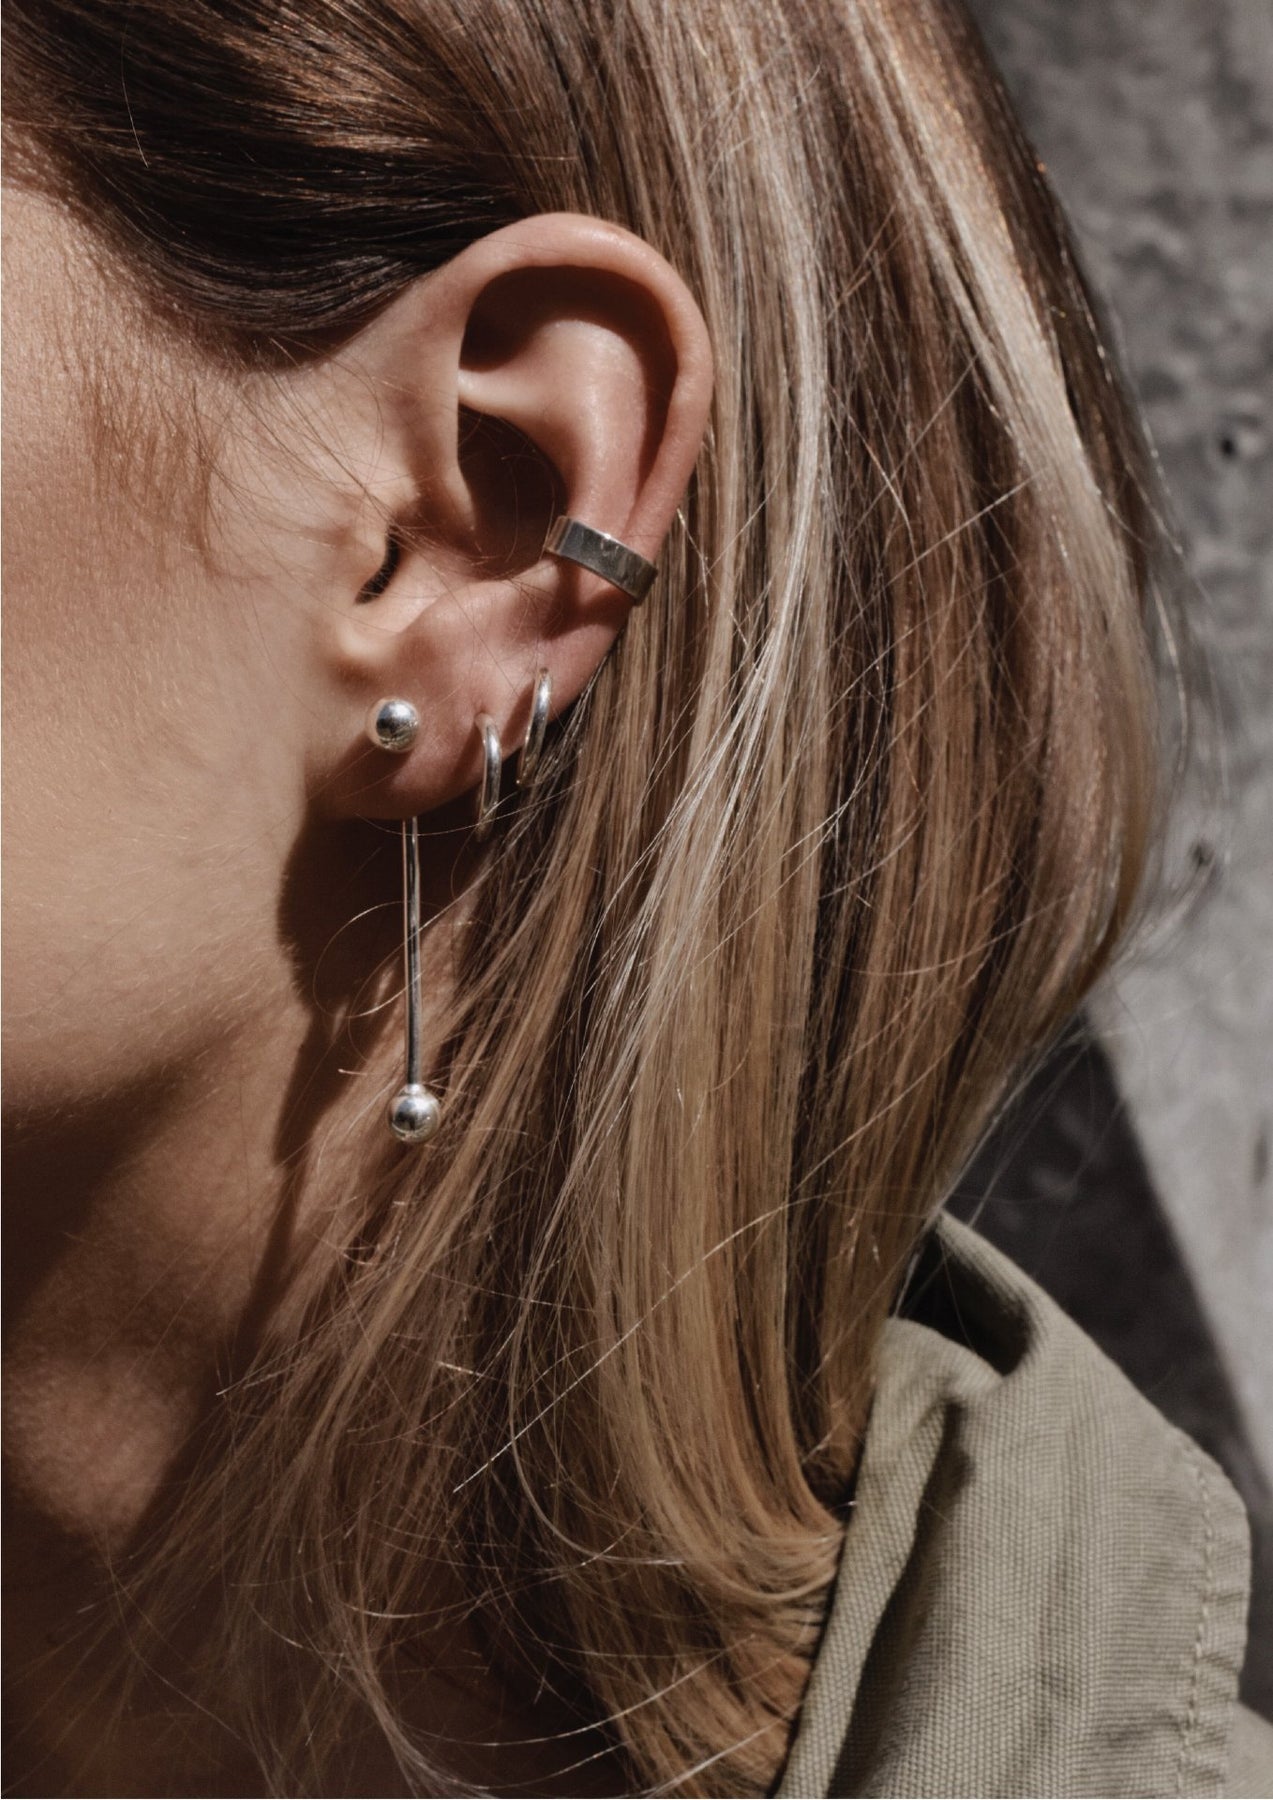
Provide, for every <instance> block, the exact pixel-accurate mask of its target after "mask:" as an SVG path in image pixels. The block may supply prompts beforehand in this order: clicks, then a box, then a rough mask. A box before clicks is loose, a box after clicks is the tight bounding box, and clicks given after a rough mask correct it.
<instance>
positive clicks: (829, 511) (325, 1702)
mask: <svg viewBox="0 0 1273 1800" xmlns="http://www.w3.org/2000/svg"><path fill="white" fill-rule="evenodd" d="M6 69H7V76H6V80H7V84H8V94H7V132H8V136H9V150H8V158H9V160H8V182H9V188H10V192H9V195H8V201H7V207H6V262H7V265H8V266H7V280H8V314H9V316H8V323H9V336H10V342H9V355H8V359H7V369H8V372H7V375H6V389H7V391H6V402H7V408H8V452H9V459H10V461H9V483H8V499H7V505H8V530H7V533H6V543H7V556H8V558H9V573H8V593H9V624H8V630H9V657H8V668H9V676H8V680H9V695H8V705H7V717H8V733H9V748H8V754H7V757H6V768H7V777H6V779H7V782H8V786H9V791H8V796H7V798H8V806H9V826H10V830H9V840H10V849H9V871H8V874H9V899H8V906H9V919H8V957H9V1016H10V1025H9V1031H10V1038H9V1050H10V1060H9V1084H8V1093H7V1098H6V1115H7V1119H8V1121H9V1131H8V1142H9V1157H10V1176H9V1179H10V1190H9V1216H10V1220H11V1226H10V1239H11V1247H10V1251H9V1268H10V1273H11V1276H12V1278H13V1286H14V1290H15V1291H14V1297H13V1299H12V1301H11V1303H10V1309H9V1318H10V1330H11V1343H10V1349H9V1379H8V1394H9V1419H8V1427H7V1429H8V1445H9V1467H10V1485H11V1493H12V1498H11V1506H10V1517H11V1522H12V1529H13V1532H14V1535H15V1540H16V1543H17V1545H18V1548H17V1549H15V1550H13V1551H11V1555H10V1572H11V1578H13V1579H14V1580H15V1583H16V1585H17V1587H18V1589H19V1590H20V1591H19V1593H18V1596H17V1597H16V1598H15V1600H14V1601H13V1602H12V1604H11V1614H10V1617H11V1640H12V1643H11V1656H10V1666H11V1670H12V1677H11V1680H12V1689H13V1699H12V1701H11V1708H10V1716H11V1719H12V1721H13V1725H14V1735H15V1749H14V1752H13V1763H12V1764H11V1773H12V1771H13V1770H15V1769H16V1770H19V1771H20V1773H19V1775H18V1780H17V1782H16V1784H15V1786H16V1789H17V1791H22V1792H26V1793H54V1792H56V1793H94V1794H103V1793H113V1794H143V1793H144V1794H167V1793H200V1794H209V1793H230V1794H245V1793H253V1794H256V1793H283V1794H297V1793H322V1794H352V1793H363V1794H385V1793H424V1794H455V1793H461V1792H505V1793H523V1794H525V1793H536V1794H539V1793H561V1794H593V1793H597V1794H600V1793H611V1794H633V1793H677V1794H685V1795H693V1794H704V1795H708V1794H761V1793H765V1792H770V1791H775V1790H776V1791H781V1792H785V1793H813V1792H817V1793H824V1792H850V1791H852V1792H858V1791H869V1792H974V1791H979V1792H992V1791H993V1792H1058V1793H1059V1792H1092V1791H1101V1792H1109V1793H1124V1792H1147V1791H1155V1792H1156V1791H1166V1789H1165V1787H1160V1786H1159V1785H1156V1784H1158V1783H1160V1782H1167V1781H1169V1780H1171V1781H1174V1782H1175V1783H1176V1784H1177V1785H1176V1789H1175V1791H1179V1792H1189V1793H1194V1792H1198V1793H1201V1792H1219V1791H1221V1790H1222V1784H1223V1783H1224V1781H1225V1779H1226V1775H1225V1770H1226V1768H1227V1767H1228V1766H1229V1763H1230V1757H1231V1751H1232V1747H1233V1743H1234V1741H1235V1736H1236V1740H1237V1741H1238V1755H1239V1757H1240V1758H1241V1757H1246V1756H1247V1755H1248V1738H1249V1737H1250V1733H1251V1732H1252V1731H1253V1730H1254V1727H1253V1726H1250V1725H1249V1723H1245V1722H1244V1723H1242V1724H1241V1725H1240V1727H1239V1726H1236V1725H1235V1718H1236V1715H1235V1713H1234V1710H1233V1706H1232V1694H1233V1685H1234V1679H1235V1676H1236V1669H1237V1664H1238V1662H1239V1660H1240V1656H1241V1641H1242V1619H1243V1609H1244V1604H1245V1585H1244V1584H1245V1579H1246V1576H1245V1565H1244V1560H1243V1559H1244V1555H1245V1549H1244V1540H1243V1521H1242V1519H1241V1515H1240V1509H1239V1508H1238V1506H1237V1502H1236V1501H1235V1499H1234V1498H1233V1496H1232V1494H1231V1492H1230V1491H1229V1490H1228V1488H1227V1486H1226V1485H1225V1484H1224V1482H1223V1479H1222V1477H1220V1475H1219V1474H1218V1471H1216V1470H1215V1469H1214V1468H1213V1467H1212V1466H1211V1465H1210V1464H1207V1463H1206V1462H1205V1461H1204V1459H1202V1458H1200V1457H1199V1456H1198V1455H1197V1454H1196V1453H1194V1452H1192V1450H1191V1449H1190V1448H1189V1447H1187V1446H1185V1445H1184V1444H1183V1441H1182V1440H1179V1439H1177V1438H1175V1437H1174V1436H1173V1435H1172V1434H1171V1433H1169V1431H1168V1429H1167V1427H1166V1426H1165V1425H1164V1424H1163V1423H1162V1422H1161V1421H1160V1420H1158V1418H1157V1416H1156V1415H1154V1414H1152V1413H1151V1412H1150V1411H1149V1409H1148V1408H1145V1407H1144V1406H1143V1404H1142V1403H1141V1402H1139V1401H1138V1400H1137V1399H1136V1398H1135V1396H1134V1395H1132V1393H1131V1392H1130V1390H1129V1389H1126V1388H1125V1387H1124V1386H1123V1385H1122V1384H1121V1383H1120V1382H1119V1381H1118V1378H1117V1377H1116V1376H1115V1375H1114V1374H1113V1372H1112V1371H1111V1370H1110V1369H1109V1368H1108V1365H1105V1364H1104V1363H1103V1362H1101V1361H1100V1359H1099V1358H1098V1357H1097V1355H1096V1353H1095V1351H1093V1350H1092V1349H1091V1348H1090V1346H1087V1345H1085V1344H1084V1343H1083V1342H1082V1341H1081V1340H1078V1339H1077V1338H1076V1337H1075V1336H1073V1335H1072V1334H1070V1333H1069V1331H1068V1328H1067V1327H1066V1325H1065V1323H1064V1321H1063V1320H1061V1319H1060V1318H1059V1316H1057V1315H1055V1314H1054V1313H1053V1312H1052V1311H1051V1310H1050V1309H1049V1308H1048V1307H1047V1305H1046V1303H1045V1302H1043V1301H1042V1299H1041V1297H1040V1296H1039V1295H1038V1294H1037V1293H1036V1292H1035V1290H1033V1289H1031V1288H1030V1287H1029V1286H1028V1284H1027V1283H1025V1282H1024V1281H1023V1280H1022V1278H1020V1277H1018V1276H1016V1275H1015V1273H1014V1272H1013V1271H1011V1270H1010V1268H1009V1267H1008V1266H1007V1265H1004V1264H1001V1263H1000V1262H999V1261H998V1260H997V1259H995V1258H994V1257H993V1256H992V1255H991V1253H990V1252H989V1251H987V1250H986V1249H985V1248H984V1247H983V1246H980V1245H978V1243H977V1241H976V1240H975V1239H973V1238H971V1237H970V1236H969V1235H968V1234H963V1233H959V1232H957V1231H956V1230H955V1228H953V1227H950V1226H947V1225H944V1224H943V1225H941V1226H940V1227H939V1228H938V1232H937V1235H933V1233H932V1231H931V1229H930V1228H931V1227H932V1225H933V1221H934V1218H935V1216H936V1213H937V1209H938V1207H939V1205H940V1202H941V1199H942V1197H943V1195H944V1193H945V1192H946V1191H947V1189H948V1188H949V1185H950V1183H951V1181H952V1180H953V1178H954V1176H955V1175H956V1173H957V1172H958V1170H959V1169H960V1167H961V1165H962V1163H963V1162H964V1161H965V1159H966V1157H967V1155H968V1153H969V1151H970V1150H971V1148H972V1147H973V1145H974V1144H975V1143H976V1141H977V1139H978V1136H979V1134H980V1133H981V1132H982V1131H983V1129H984V1127H985V1125H986V1123H987V1121H988V1120H989V1118H990V1117H991V1115H992V1113H993V1111H994V1109H995V1107H996V1105H997V1103H998V1102H999V1101H1000V1100H1001V1098H1002V1097H1003V1095H1004V1094H1005V1092H1006V1091H1007V1089H1008V1088H1009V1086H1010V1084H1011V1083H1012V1082H1013V1081H1014V1080H1015V1079H1016V1078H1017V1077H1018V1075H1019V1074H1020V1072H1021V1070H1022V1068H1023V1067H1024V1066H1025V1064H1026V1063H1027V1062H1028V1060H1029V1059H1030V1058H1031V1057H1032V1056H1033V1055H1034V1054H1035V1053H1036V1052H1037V1051H1038V1049H1039V1048H1040V1047H1041V1046H1043V1045H1044V1044H1045V1043H1046V1042H1047V1041H1048V1039H1049V1038H1050V1037H1051V1036H1052V1035H1053V1034H1054V1033H1055V1031H1056V1030H1057V1028H1058V1027H1059V1025H1060V1024H1061V1023H1062V1022H1063V1021H1064V1020H1065V1019H1066V1017H1067V1016H1068V1015H1069V1014H1070V1013H1071V1011H1072V1010H1073V1008H1074V1006H1075V1004H1076V1003H1077V1001H1078V1000H1079V999H1080V997H1081V996H1082V995H1083V994H1084V993H1085V991H1086V990H1087V989H1088V987H1089V986H1090V985H1091V983H1092V982H1093V981H1094V980H1095V978H1096V977H1097V975H1098V974H1099V972H1100V971H1101V969H1102V968H1103V967H1104V966H1105V965H1106V963H1107V961H1108V959H1109V957H1110V954H1111V952H1112V950H1113V948H1114V946H1115V945H1116V943H1117V942H1118V941H1119V939H1120V938H1121V937H1122V935H1123V934H1124V932H1125V930H1126V928H1127V926H1128V923H1129V920H1130V918H1131V916H1132V911H1133V906H1134V902H1135V898H1136V895H1137V892H1138V889H1139V887H1140V884H1141V880H1142V874H1143V870H1144V867H1145V864H1146V860H1147V857H1148V854H1149V847H1150V844H1151V841H1152V832H1153V828H1154V818H1155V804H1154V798H1153V796H1154V787H1155V781H1154V774H1153V771H1154V767H1155V761H1156V730H1157V726H1156V722H1155V713H1154V704H1153V686H1152V677H1151V657H1150V636H1151V632H1150V626H1149V623H1148V621H1149V620H1150V619H1151V618H1152V616H1153V614H1152V596H1151V591H1150V581H1149V575H1148V572H1147V571H1148V566H1149V561H1150V557H1149V552H1148V546H1149V544H1150V540H1151V531H1150V525H1149V519H1148V515H1147V510H1146V506H1145V502H1144V500H1143V497H1142V494H1143V486H1142V480H1141V475H1140V472H1139V471H1140V463H1139V459H1138V451H1137V447H1136V438H1135V433H1134V430H1133V428H1132V426H1131V424H1130V423H1129V419H1128V416H1127V413H1126V411H1125V408H1124V403H1123V401H1122V400H1121V398H1120V396H1119V392H1118V389H1117V386H1116V384H1115V382H1114V380H1113V377H1112V375H1111V372H1110V368H1109V365H1108V363H1107V362H1106V360H1105V357H1104V354H1103V352H1102V350H1101V348H1100V345H1099V342H1098V339H1097V336H1096V333H1095V329H1094V327H1093V324H1092V320H1091V315H1090V312H1089V309H1088V306H1087V303H1086V301H1085V298H1084V293H1083V289H1082V287H1081V285H1080V282H1079V280H1078V278H1077V276H1076V275H1075V273H1074V269H1073V265H1072V263H1071V261H1070V258H1069V253H1068V250H1067V247H1066V241H1065V237H1064V233H1063V230H1062V227H1061V225H1060V224H1059V222H1058V220H1057V217H1056V214H1055V212H1054V209H1053V206H1052V204H1051V201H1050V199H1049V197H1048V193H1047V191H1046V188H1045V186H1044V185H1043V183H1042V180H1041V178H1040V176H1039V173H1038V171H1037V169H1036V167H1035V165H1034V163H1033V162H1032V160H1031V158H1030V156H1029V153H1028V151H1027V149H1026V148H1025V146H1024V145H1023V143H1022V141H1021V139H1020V137H1019V136H1018V134H1017V131H1016V129H1015V127H1014V125H1013V124H1012V122H1011V120H1010V118H1009V116H1008V114H1007V112H1006V110H1005V107H1004V103H1003V101H1002V99H1001V97H1000V95H999V91H998V89H997V87H996V85H995V83H994V81H993V79H992V77H991V75H990V74H989V72H988V71H987V69H986V66H985V65H984V63H983V61H982V60H981V56H980V53H979V51H978V48H977V45H976V43H975V42H974V40H973V38H972V36H971V34H970V31H969V28H968V27H967V25H966V23H965V22H964V20H963V18H962V16H961V15H960V14H959V13H958V12H956V11H955V10H954V9H953V8H952V7H951V6H950V5H947V4H945V3H938V0H869V3H868V4H863V5H859V6H855V7H852V8H849V7H845V6H843V5H841V4H839V3H838V0H836V3H834V4H833V3H831V0H801V3H800V4H799V5H790V4H786V5H781V6H779V5H777V4H774V3H773V0H678V4H677V5H675V6H671V5H668V4H667V3H666V0H620V3H619V4H618V5H617V6H616V7H615V8H613V9H607V10H605V11H604V12H602V11H601V10H599V9H598V8H596V7H595V6H594V5H591V4H587V3H586V0H532V3H529V4H519V5H517V6H515V7H510V6H507V5H505V4H502V3H501V0H464V4H463V5H459V4H457V3H456V0H341V3H340V4H337V3H336V0H302V3H301V4H297V5H282V4H279V3H278V0H235V4H233V5H214V4H211V3H210V0H138V3H136V4H132V5H130V6H129V7H127V8H120V7H118V6H112V5H109V4H106V3H105V0H40V3H39V4H35V3H34V0H32V3H31V4H15V5H14V6H13V7H12V8H11V9H10V23H9V43H8V54H7V57H6ZM563 520H564V521H566V523H564V524H563V523H561V521H563ZM570 521H574V522H575V523H574V525H571V524H570ZM616 545H617V546H618V548H616ZM655 571H657V577H656V578H654V577H655ZM652 579H653V585H652V586H651V585H650V583H651V580H652ZM545 724H546V731H545ZM501 771H505V778H504V780H503V783H502V791H501V786H500V776H501ZM413 821H418V826H416V827H413V825H412V822H413ZM400 845H401V849H400ZM417 867H418V875H417ZM417 883H418V885H417ZM404 890H405V894H406V912H405V924H404V910H403V894H404ZM413 904H414V906H416V907H418V908H419V909H420V910H421V911H422V915H423V929H422V931H420V932H419V933H418V934H417V932H416V929H415V926H414V915H413V911H412V907H413ZM404 941H405V945H406V951H407V955H406V962H405V965H404V961H403V953H404ZM417 953H418V957H419V966H418V967H417ZM404 967H405V974H404ZM404 1015H405V1019H406V1051H405V1062H404V1042H403V1021H404ZM943 1266H944V1267H945V1268H946V1270H947V1272H946V1273H945V1274H943V1273H942V1269H943ZM908 1270H909V1272H910V1279H909V1281H907V1280H906V1276H907V1273H908ZM811 1671H812V1673H811ZM1225 1791H1234V1790H1233V1788H1232V1787H1230V1788H1229V1789H1227V1790H1225ZM1251 1791H1255V1790H1254V1788H1252V1789H1251Z"/></svg>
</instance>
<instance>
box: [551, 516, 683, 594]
mask: <svg viewBox="0 0 1273 1800" xmlns="http://www.w3.org/2000/svg"><path fill="white" fill-rule="evenodd" d="M544 554H545V555H546V556H560V557H564V558H565V560H566V561H567V562H573V563H578V564H579V566H580V567H581V568H583V569H591V571H592V573H593V574H594V575H600V576H601V578H602V580H603V581H608V582H609V583H610V585H611V587H617V588H619V589H621V590H622V592H623V593H625V594H627V596H628V597H629V599H630V600H632V601H634V602H635V604H636V605H637V606H640V604H641V602H642V601H643V600H644V599H645V596H646V595H647V594H648V593H649V591H650V584H651V582H652V581H653V580H654V577H655V576H656V575H657V574H658V570H657V569H656V568H655V566H654V564H653V563H652V562H647V561H646V559H645V557H644V556H638V554H637V552H636V551H635V550H633V549H630V548H629V546H628V545H627V544H621V543H620V542H619V540H618V538H615V537H611V536H610V534H609V532H608V531H594V530H593V528H592V526H591V525H585V524H583V523H582V521H581V520H579V519H572V518H570V517H568V515H567V514H566V513H561V514H560V515H559V516H558V517H557V518H555V519H554V520H553V522H552V524H551V525H550V526H549V527H548V536H547V537H546V538H545V539H544Z"/></svg>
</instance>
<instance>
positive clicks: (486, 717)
mask: <svg viewBox="0 0 1273 1800" xmlns="http://www.w3.org/2000/svg"><path fill="white" fill-rule="evenodd" d="M473 723H474V725H475V726H476V727H477V729H478V731H480V732H481V734H482V779H481V781H480V782H479V784H478V789H477V822H476V824H475V825H474V827H473V836H474V838H475V839H476V840H477V842H478V843H481V841H482V840H483V838H485V837H487V836H488V834H489V833H490V829H491V821H492V820H493V819H494V817H495V809H496V807H497V806H498V805H499V777H500V768H501V765H502V763H503V760H504V750H503V746H502V744H501V743H500V741H499V732H498V731H497V730H496V727H495V721H494V719H493V718H492V717H491V715H490V714H489V713H478V715H477V717H476V719H474V721H473Z"/></svg>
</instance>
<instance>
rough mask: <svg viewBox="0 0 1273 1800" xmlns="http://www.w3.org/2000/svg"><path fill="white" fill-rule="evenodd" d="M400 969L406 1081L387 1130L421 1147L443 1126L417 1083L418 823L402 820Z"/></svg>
mask: <svg viewBox="0 0 1273 1800" xmlns="http://www.w3.org/2000/svg"><path fill="white" fill-rule="evenodd" d="M402 925H403V968H404V973H405V976H406V1004H407V1028H406V1029H407V1057H406V1061H407V1078H406V1080H405V1082H404V1083H403V1084H402V1086H401V1087H400V1088H399V1089H398V1091H397V1093H396V1094H395V1095H394V1097H393V1099H392V1100H391V1101H390V1102H389V1129H390V1131H392V1133H393V1135H394V1136H395V1137H396V1138H399V1139H401V1141H402V1142H403V1143H404V1144H424V1143H427V1142H428V1140H429V1139H430V1138H431V1137H432V1136H433V1134H434V1132H435V1131H436V1130H437V1129H438V1126H439V1125H440V1124H441V1123H442V1103H441V1101H440V1100H439V1099H438V1097H437V1095H436V1094H435V1093H434V1092H433V1090H432V1088H427V1087H425V1085H424V1083H423V1082H422V1081H421V1080H420V1024H421V1012H422V1009H423V1008H422V1000H423V997H422V994H421V987H420V821H419V820H418V819H417V818H415V817H414V816H413V817H412V818H410V819H404V820H403V821H402Z"/></svg>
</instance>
